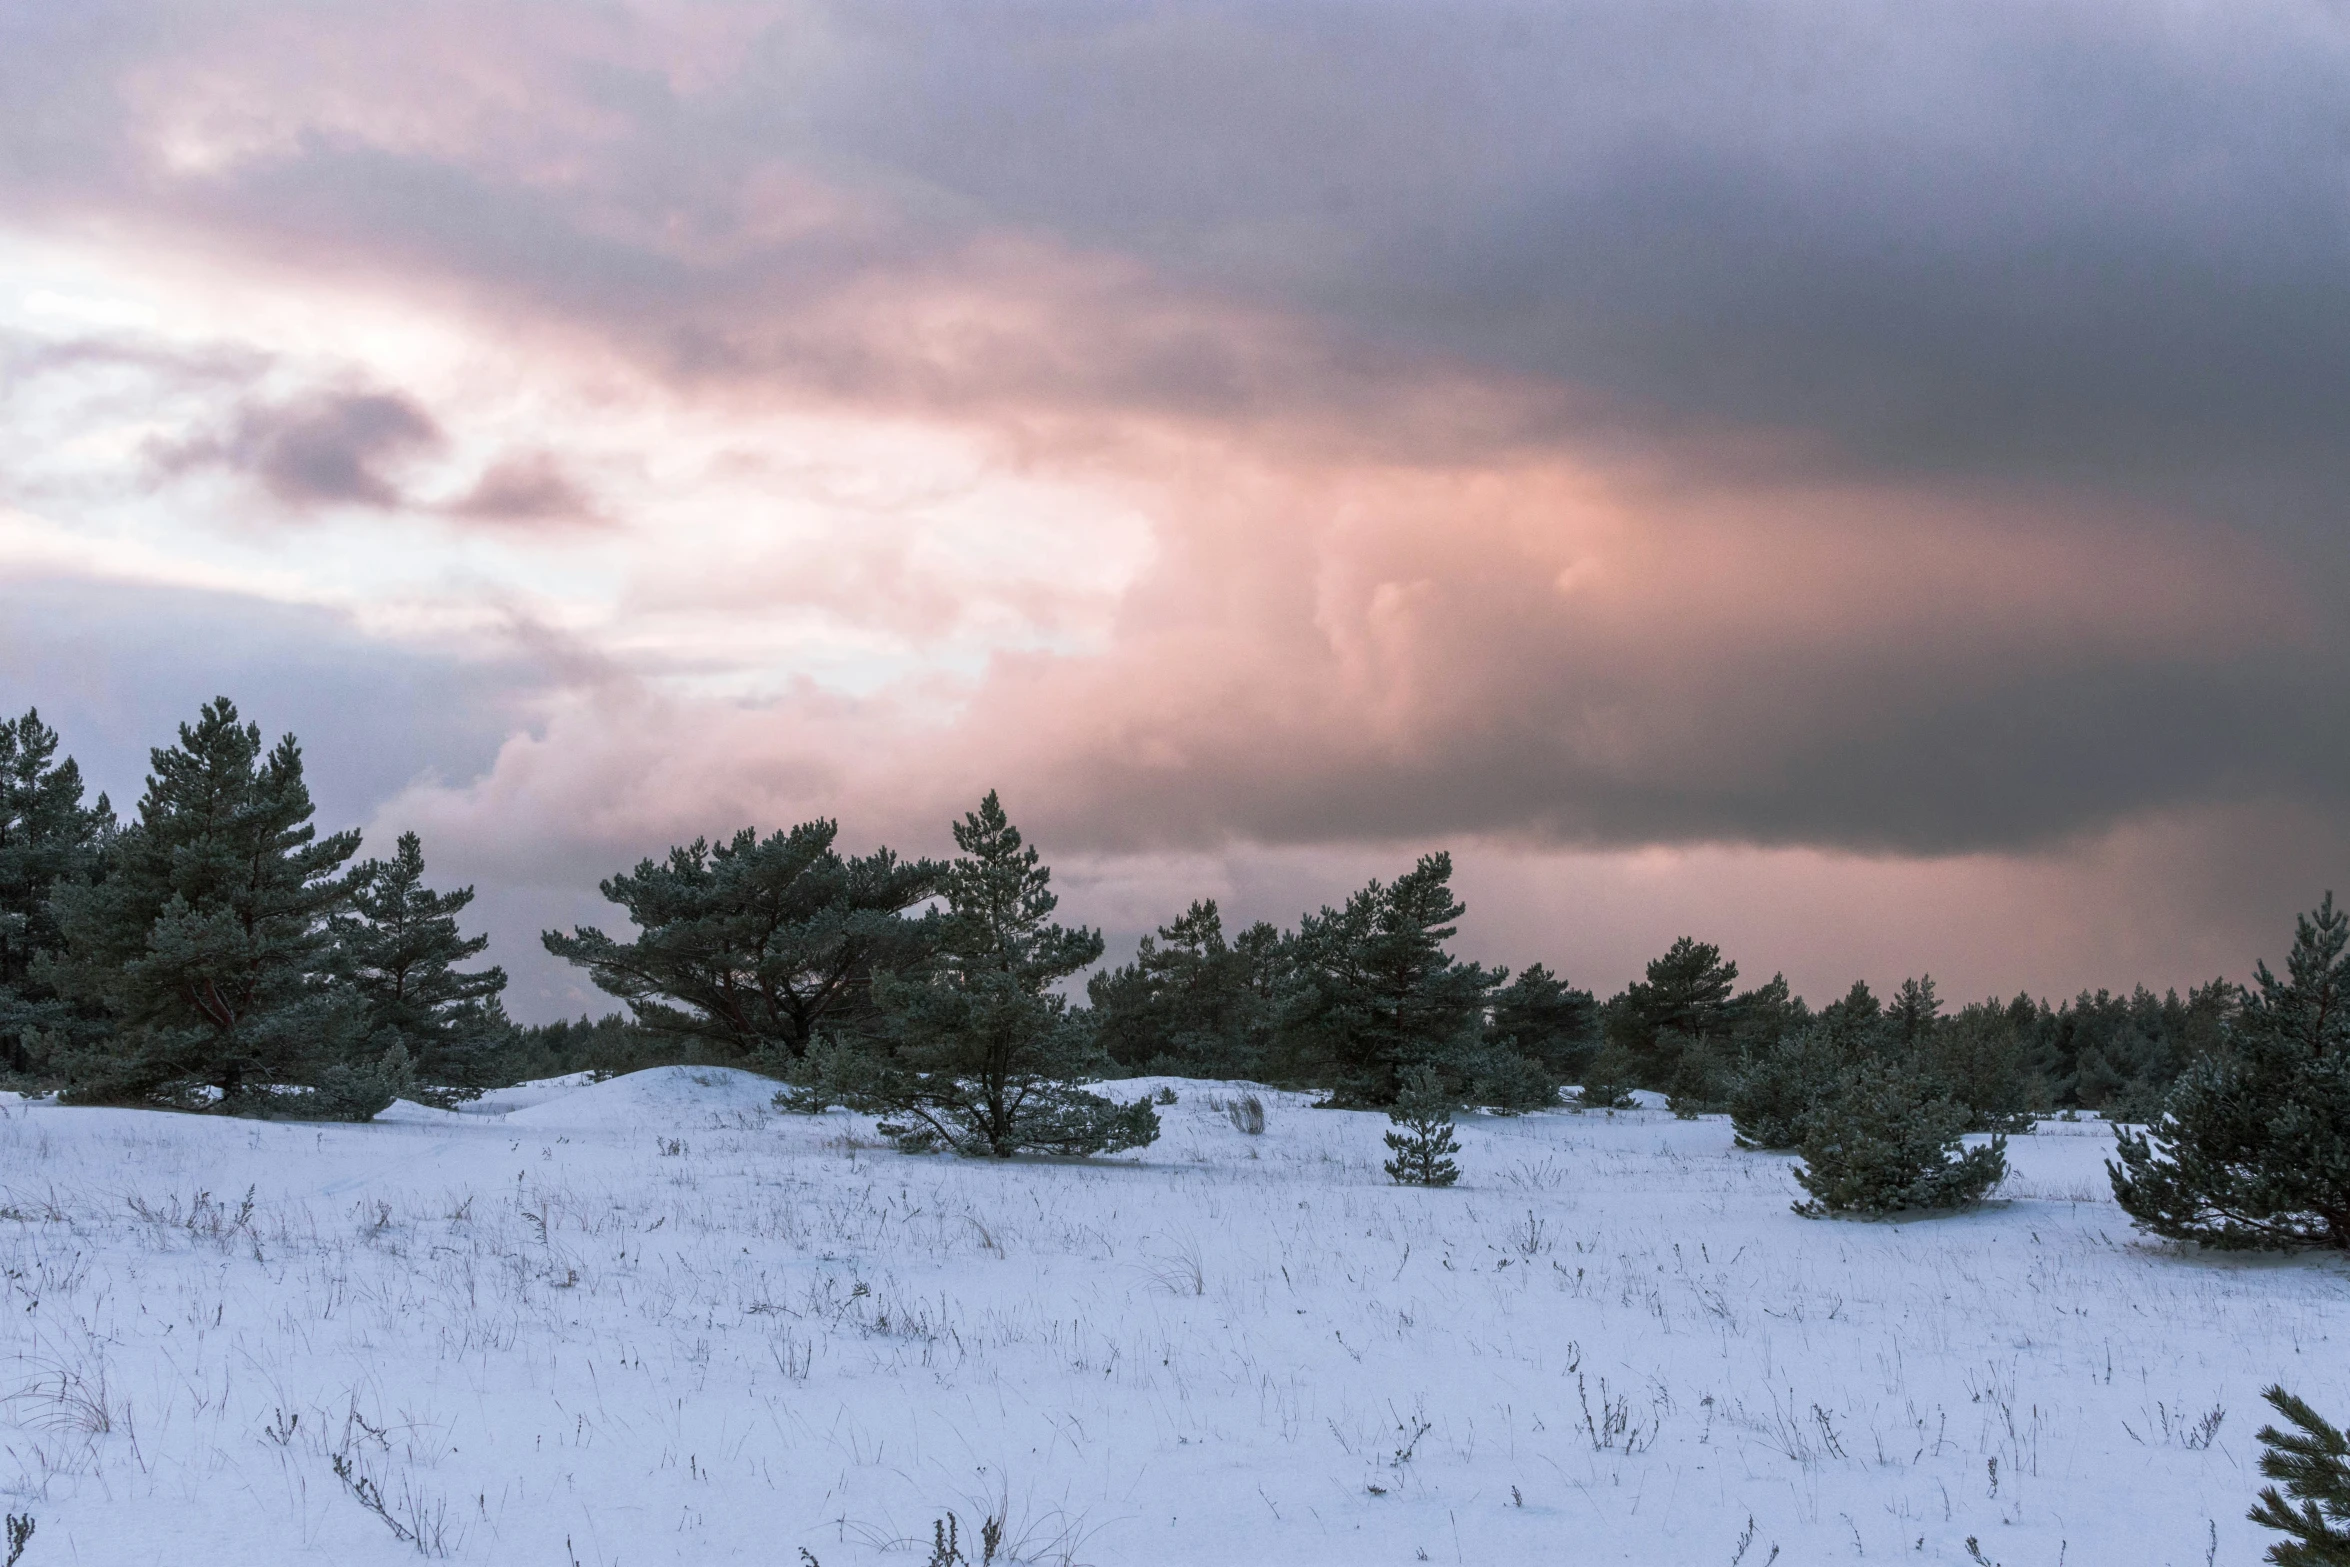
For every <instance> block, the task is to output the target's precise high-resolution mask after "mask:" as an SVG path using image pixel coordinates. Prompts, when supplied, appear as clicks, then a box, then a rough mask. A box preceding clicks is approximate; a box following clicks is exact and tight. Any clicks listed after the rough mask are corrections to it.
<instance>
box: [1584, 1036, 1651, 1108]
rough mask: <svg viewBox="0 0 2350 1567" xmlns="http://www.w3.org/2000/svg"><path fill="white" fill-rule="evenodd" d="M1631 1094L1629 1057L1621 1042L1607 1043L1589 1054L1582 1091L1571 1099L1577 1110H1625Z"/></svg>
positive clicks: (1629, 1104) (1630, 1059) (1632, 1100)
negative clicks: (1596, 1051)
mask: <svg viewBox="0 0 2350 1567" xmlns="http://www.w3.org/2000/svg"><path fill="white" fill-rule="evenodd" d="M1634 1103H1636V1101H1635V1100H1634V1099H1633V1098H1632V1057H1631V1054H1630V1053H1629V1052H1627V1051H1626V1050H1625V1049H1624V1047H1623V1046H1621V1045H1618V1044H1613V1043H1610V1044H1607V1045H1603V1046H1601V1047H1600V1050H1599V1052H1598V1054H1596V1055H1594V1056H1593V1057H1592V1058H1591V1065H1590V1066H1589V1067H1587V1068H1586V1069H1585V1070H1584V1073H1583V1092H1582V1094H1581V1096H1580V1097H1579V1098H1577V1100H1576V1101H1575V1107H1576V1108H1577V1109H1579V1110H1628V1109H1630V1108H1631V1107H1632V1106H1633V1104H1634Z"/></svg>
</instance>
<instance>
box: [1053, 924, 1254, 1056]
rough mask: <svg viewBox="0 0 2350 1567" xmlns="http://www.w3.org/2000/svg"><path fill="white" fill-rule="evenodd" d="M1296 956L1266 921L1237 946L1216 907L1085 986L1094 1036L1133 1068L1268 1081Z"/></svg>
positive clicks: (1151, 940)
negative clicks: (1287, 977) (1276, 1011)
mask: <svg viewBox="0 0 2350 1567" xmlns="http://www.w3.org/2000/svg"><path fill="white" fill-rule="evenodd" d="M1287 959H1288V954H1287V952H1286V951H1285V949H1284V946H1283V942H1282V938H1281V933H1280V932H1279V931H1278V930H1276V929H1274V928H1273V927H1272V926H1271V925H1269V924H1266V923H1264V922H1263V921H1259V922H1258V923H1256V924H1255V925H1252V926H1250V927H1249V928H1248V929H1246V930H1244V931H1242V932H1241V933H1240V935H1239V936H1238V937H1236V938H1234V939H1233V940H1231V941H1227V940H1226V939H1225V937H1224V920H1223V916H1222V914H1221V913H1220V912H1219V911H1218V910H1217V908H1216V904H1215V900H1214V899H1207V900H1204V901H1201V902H1197V903H1194V904H1192V906H1191V907H1190V908H1189V909H1187V910H1186V911H1184V914H1183V917H1182V918H1181V919H1178V920H1176V921H1174V922H1173V923H1172V924H1168V925H1162V926H1160V927H1159V929H1158V931H1157V933H1156V934H1155V935H1150V936H1145V937H1143V938H1142V942H1141V945H1140V947H1139V948H1138V949H1137V951H1136V952H1135V955H1134V961H1133V962H1131V963H1128V964H1125V965H1123V966H1121V967H1118V968H1115V969H1111V970H1108V971H1107V972H1104V973H1100V974H1096V975H1094V976H1093V978H1092V979H1090V980H1088V981H1087V982H1086V987H1085V989H1086V996H1087V999H1088V1000H1089V1001H1091V1002H1092V1014H1093V1027H1094V1033H1095V1037H1096V1039H1097V1040H1098V1041H1099V1043H1100V1044H1101V1047H1102V1048H1103V1050H1105V1051H1106V1052H1107V1053H1108V1054H1109V1057H1110V1059H1111V1060H1113V1061H1115V1062H1117V1063H1118V1064H1119V1065H1120V1066H1122V1067H1125V1068H1127V1069H1128V1070H1129V1071H1134V1072H1143V1073H1157V1074H1167V1075H1171V1076H1178V1077H1238V1078H1252V1079H1259V1080H1262V1079H1265V1078H1268V1077H1270V1076H1272V1075H1274V1071H1275V1068H1274V1063H1273V1060H1272V1057H1271V1055H1270V1052H1269V1049H1268V1045H1269V1036H1270V1034H1271V1030H1272V1021H1273V1004H1274V1000H1275V998H1276V996H1278V994H1279V993H1280V989H1281V981H1282V974H1283V970H1284V967H1285V965H1286V963H1287Z"/></svg>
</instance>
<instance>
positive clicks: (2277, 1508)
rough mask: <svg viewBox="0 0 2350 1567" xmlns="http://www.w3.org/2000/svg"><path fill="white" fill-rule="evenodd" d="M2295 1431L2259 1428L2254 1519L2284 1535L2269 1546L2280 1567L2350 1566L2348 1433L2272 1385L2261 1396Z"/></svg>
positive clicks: (2269, 1557)
mask: <svg viewBox="0 0 2350 1567" xmlns="http://www.w3.org/2000/svg"><path fill="white" fill-rule="evenodd" d="M2261 1396H2262V1397H2263V1398H2265V1399H2267V1400H2268V1402H2269V1405H2270V1407H2271V1408H2273V1409H2275V1410H2276V1412H2277V1413H2278V1414H2280V1415H2282V1416H2284V1417H2285V1419H2286V1420H2287V1421H2288V1422H2290V1423H2291V1425H2292V1427H2293V1429H2292V1430H2290V1431H2280V1430H2279V1429H2277V1428H2276V1427H2275V1426H2262V1427H2261V1428H2260V1433H2259V1435H2260V1442H2261V1445H2262V1446H2263V1447H2264V1448H2266V1449H2267V1451H2265V1452H2263V1453H2262V1454H2261V1455H2260V1472H2261V1473H2262V1474H2264V1475H2266V1476H2267V1477H2268V1478H2269V1479H2271V1480H2281V1481H2283V1482H2284V1490H2283V1491H2282V1492H2281V1493H2280V1492H2279V1491H2278V1489H2277V1488H2276V1487H2275V1486H2273V1485H2272V1486H2266V1487H2264V1488H2263V1489H2262V1490H2261V1493H2260V1500H2259V1502H2258V1503H2257V1504H2256V1505H2255V1506H2254V1507H2253V1509H2252V1512H2251V1518H2252V1521H2253V1522H2254V1523H2256V1524H2260V1525H2263V1526H2264V1527H2266V1528H2270V1529H2274V1530H2276V1531H2277V1532H2278V1533H2280V1534H2282V1535H2285V1536H2286V1538H2285V1539H2282V1540H2279V1541H2277V1542H2275V1543H2274V1544H2272V1545H2270V1546H2269V1548H2268V1560H2270V1561H2272V1562H2275V1563H2277V1564H2278V1567H2350V1437H2345V1436H2344V1435H2343V1434H2342V1431H2341V1429H2340V1428H2339V1427H2338V1426H2335V1425H2333V1424H2332V1423H2331V1422H2329V1421H2327V1420H2326V1419H2325V1418H2324V1417H2323V1416H2321V1415H2319V1414H2318V1412H2317V1411H2316V1410H2314V1409H2312V1408H2310V1407H2309V1405H2307V1404H2306V1403H2304V1402H2302V1401H2301V1400H2300V1399H2299V1398H2296V1397H2295V1396H2293V1395H2292V1394H2291V1393H2288V1392H2286V1391H2285V1390H2284V1389H2283V1388H2282V1387H2272V1388H2270V1389H2269V1390H2268V1391H2267V1392H2265V1393H2263V1394H2262V1395H2261ZM2295 1504H2298V1505H2295Z"/></svg>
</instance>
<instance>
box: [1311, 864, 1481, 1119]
mask: <svg viewBox="0 0 2350 1567" xmlns="http://www.w3.org/2000/svg"><path fill="white" fill-rule="evenodd" d="M1462 909H1463V905H1462V903H1461V901H1460V899H1458V898H1457V897H1455V896H1453V891H1452V856H1451V855H1449V854H1442V853H1439V854H1427V855H1422V856H1421V857H1420V860H1419V863H1418V864H1416V865H1414V866H1413V867H1412V869H1410V870H1409V871H1406V872H1405V873H1404V874H1403V875H1401V876H1398V877H1397V878H1396V879H1395V880H1394V881H1393V882H1389V883H1384V884H1382V883H1380V882H1376V881H1374V882H1372V883H1370V884H1369V885H1368V886H1366V887H1364V888H1363V890H1362V891H1360V892H1358V893H1356V894H1354V895H1353V896H1352V897H1350V898H1348V899H1347V900H1346V906H1345V907H1344V908H1341V909H1332V908H1324V909H1323V910H1322V912H1321V913H1319V914H1309V915H1307V916H1305V918H1303V919H1301V920H1300V921H1299V922H1298V927H1297V936H1296V938H1295V941H1294V942H1293V944H1292V950H1293V952H1294V954H1295V964H1294V970H1293V975H1294V977H1293V982H1292V984H1291V987H1290V989H1289V992H1288V994H1287V995H1286V996H1285V997H1284V999H1283V1003H1282V1008H1281V1018H1280V1024H1279V1032H1280V1033H1281V1035H1282V1036H1283V1039H1284V1048H1285V1049H1289V1050H1293V1051H1294V1052H1296V1054H1297V1055H1298V1056H1299V1058H1300V1059H1303V1060H1308V1061H1311V1062H1314V1063H1315V1064H1316V1067H1317V1070H1318V1075H1319V1076H1320V1077H1321V1080H1322V1081H1325V1082H1327V1083H1329V1084H1330V1098H1329V1103H1330V1104H1331V1105H1333V1106H1338V1107H1344V1108H1350V1109H1384V1108H1385V1107H1387V1106H1388V1105H1391V1104H1393V1103H1395V1101H1396V1096H1397V1095H1398V1094H1399V1093H1400V1092H1401V1090H1402V1084H1403V1080H1404V1077H1405V1075H1406V1074H1407V1073H1409V1072H1410V1071H1412V1070H1413V1069H1414V1068H1417V1067H1423V1066H1428V1067H1437V1068H1440V1069H1442V1070H1446V1071H1450V1072H1455V1073H1456V1074H1457V1072H1458V1069H1459V1068H1460V1067H1461V1066H1462V1065H1463V1064H1465V1063H1467V1062H1469V1061H1470V1060H1471V1058H1472V1057H1473V1056H1474V1053H1475V1051H1476V1049H1477V1047H1478V1045H1479V1043H1480V1036H1481V1034H1482V1032H1483V1029H1484V1024H1485V1008H1486V1002H1487V999H1488V998H1489V996H1490V995H1491V993H1492V991H1493V988H1494V984H1495V981H1496V980H1497V978H1499V976H1497V975H1496V974H1494V973H1493V972H1492V971H1490V970H1488V969H1486V968H1484V967H1482V966H1481V965H1479V964H1475V963H1464V962H1462V961H1461V960H1460V959H1458V958H1456V957H1454V956H1453V955H1452V954H1451V953H1450V952H1448V951H1446V950H1445V943H1446V942H1448V941H1450V940H1451V939H1452V938H1453V936H1454V935H1455V934H1456V933H1457V931H1458V928H1459V927H1458V924H1457V922H1458V921H1459V919H1460V917H1461V913H1462Z"/></svg>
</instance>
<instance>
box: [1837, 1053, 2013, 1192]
mask: <svg viewBox="0 0 2350 1567" xmlns="http://www.w3.org/2000/svg"><path fill="white" fill-rule="evenodd" d="M1966 1125H1967V1110H1966V1107H1965V1106H1964V1105H1962V1104H1960V1103H1958V1102H1957V1101H1956V1100H1954V1099H1952V1098H1950V1097H1949V1096H1948V1095H1947V1094H1946V1093H1945V1092H1944V1091H1943V1089H1942V1086H1941V1085H1940V1084H1939V1083H1937V1082H1935V1081H1934V1080H1933V1079H1932V1078H1931V1077H1929V1076H1927V1075H1926V1074H1925V1073H1923V1072H1921V1071H1919V1070H1917V1069H1916V1068H1915V1067H1914V1066H1912V1065H1911V1064H1910V1063H1908V1062H1906V1061H1902V1060H1875V1061H1864V1062H1862V1063H1860V1064H1859V1065H1858V1066H1856V1067H1853V1068H1851V1069H1849V1071H1848V1072H1847V1074H1846V1076H1845V1078H1844V1080H1843V1083H1842V1085H1841V1086H1840V1088H1839V1090H1838V1091H1837V1092H1836V1093H1835V1094H1834V1095H1833V1096H1832V1097H1830V1098H1828V1099H1826V1100H1824V1101H1822V1102H1821V1103H1820V1104H1818V1105H1817V1106H1815V1107H1814V1108H1813V1109H1812V1110H1811V1111H1810V1112H1809V1113H1808V1114H1806V1115H1805V1117H1804V1118H1803V1122H1802V1135H1801V1139H1800V1141H1799V1142H1798V1144H1797V1147H1798V1149H1799V1150H1800V1151H1801V1153H1802V1155H1803V1163H1802V1164H1801V1165H1800V1166H1798V1167H1797V1169H1796V1171H1795V1179H1796V1181H1797V1182H1798V1183H1799V1184H1800V1185H1801V1186H1802V1187H1803V1189H1804V1190H1805V1191H1807V1192H1809V1193H1811V1201H1809V1202H1805V1203H1798V1204H1796V1206H1795V1211H1796V1212H1797V1213H1800V1214H1802V1215H1804V1216H1805V1217H1806V1218H1820V1217H1823V1216H1825V1215H1828V1214H1859V1215H1861V1216H1863V1217H1878V1216H1882V1215H1886V1214H1894V1213H1905V1212H1913V1211H1926V1212H1931V1211H1935V1210H1939V1209H1950V1208H1963V1207H1967V1206H1970V1205H1972V1204H1974V1203H1977V1202H1980V1201H1982V1200H1983V1198H1984V1197H1985V1196H1987V1195H1989V1193H1990V1191H1991V1188H1992V1187H1994V1186H1997V1185H1998V1184H1999V1183H2000V1181H2002V1180H2004V1179H2005V1178H2006V1176H2007V1139H2006V1138H2004V1137H1999V1136H1994V1137H1993V1138H1992V1139H1991V1141H1990V1142H1989V1143H1987V1144H1985V1145H1983V1146H1981V1147H1977V1148H1962V1146H1961V1142H1960V1138H1961V1135H1962V1134H1963V1133H1964V1132H1965V1131H1966Z"/></svg>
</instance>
